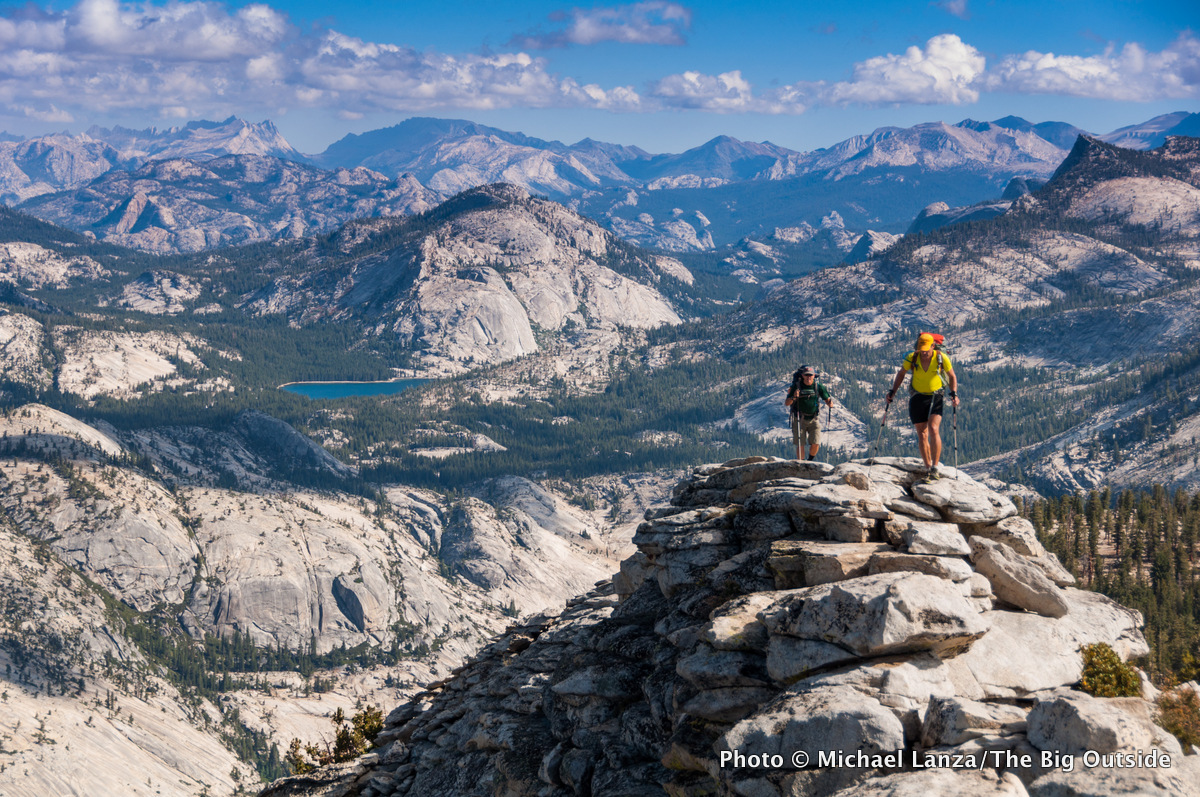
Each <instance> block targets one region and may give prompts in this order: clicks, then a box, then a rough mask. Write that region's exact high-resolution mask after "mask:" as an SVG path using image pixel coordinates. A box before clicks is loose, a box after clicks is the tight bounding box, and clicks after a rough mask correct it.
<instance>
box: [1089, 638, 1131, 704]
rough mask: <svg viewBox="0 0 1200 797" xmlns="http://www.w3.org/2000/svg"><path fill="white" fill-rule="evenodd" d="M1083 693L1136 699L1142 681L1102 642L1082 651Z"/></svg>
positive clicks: (1129, 666)
mask: <svg viewBox="0 0 1200 797" xmlns="http://www.w3.org/2000/svg"><path fill="white" fill-rule="evenodd" d="M1081 652H1082V653H1083V679H1082V681H1081V686H1082V687H1083V691H1085V692H1087V693H1088V694H1089V695H1093V696H1094V697H1138V696H1139V695H1141V693H1142V681H1141V679H1140V678H1138V674H1137V670H1135V669H1134V668H1133V667H1132V666H1131V665H1129V664H1126V663H1125V662H1123V661H1121V657H1120V656H1118V655H1117V652H1116V651H1115V650H1113V649H1112V648H1111V647H1109V646H1108V645H1106V644H1104V643H1103V642H1099V643H1097V644H1095V645H1085V646H1084V647H1083V650H1082V651H1081Z"/></svg>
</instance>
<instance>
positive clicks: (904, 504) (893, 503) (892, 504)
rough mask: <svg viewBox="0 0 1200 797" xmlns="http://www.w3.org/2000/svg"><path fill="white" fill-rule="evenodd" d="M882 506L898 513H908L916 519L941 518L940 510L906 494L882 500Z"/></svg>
mask: <svg viewBox="0 0 1200 797" xmlns="http://www.w3.org/2000/svg"><path fill="white" fill-rule="evenodd" d="M884 506H886V507H887V508H888V509H890V510H892V511H893V512H895V513H897V514H899V515H908V516H909V517H913V518H916V519H917V520H934V521H940V520H942V513H941V512H939V511H937V510H936V509H934V508H933V507H931V506H929V505H928V504H922V503H921V502H920V501H914V500H913V499H911V498H908V497H906V496H905V497H899V498H891V499H888V500H887V501H885V502H884Z"/></svg>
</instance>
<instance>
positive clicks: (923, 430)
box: [913, 423, 940, 467]
mask: <svg viewBox="0 0 1200 797" xmlns="http://www.w3.org/2000/svg"><path fill="white" fill-rule="evenodd" d="M913 428H915V429H916V430H917V447H918V448H919V449H920V450H921V459H923V460H925V467H929V466H930V465H932V464H933V459H932V458H931V457H930V453H929V424H928V423H917V424H913ZM939 453H940V443H939Z"/></svg>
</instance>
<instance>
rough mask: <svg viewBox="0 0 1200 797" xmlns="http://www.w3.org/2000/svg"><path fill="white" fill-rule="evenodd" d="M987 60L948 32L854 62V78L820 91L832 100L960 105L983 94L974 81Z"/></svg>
mask: <svg viewBox="0 0 1200 797" xmlns="http://www.w3.org/2000/svg"><path fill="white" fill-rule="evenodd" d="M985 65H986V61H985V59H984V57H983V56H982V55H980V53H979V51H978V50H976V49H975V48H974V47H972V46H971V45H969V44H967V43H966V42H964V41H963V40H962V39H960V38H958V37H957V36H955V35H954V34H952V33H945V34H942V35H940V36H934V37H933V38H932V39H930V40H929V41H928V42H926V43H925V49H924V50H922V49H921V48H920V47H915V46H914V47H909V48H908V49H907V50H905V51H904V53H903V54H902V55H892V54H890V53H889V54H888V55H881V56H878V57H876V58H869V59H867V60H866V61H862V62H860V63H858V64H856V65H855V66H854V73H853V74H854V78H853V80H850V81H846V82H841V83H833V84H831V85H829V86H826V87H824V89H823V90H821V91H819V92H818V93H819V95H820V96H821V101H822V102H823V103H824V104H829V105H846V104H850V103H855V104H864V105H877V104H884V103H894V102H897V103H915V104H921V105H925V104H929V105H941V104H952V105H961V104H963V103H969V102H975V101H977V100H978V99H979V91H978V89H977V88H976V87H975V86H974V83H975V81H976V79H977V78H978V77H979V76H980V75H981V74H983V70H984V67H985Z"/></svg>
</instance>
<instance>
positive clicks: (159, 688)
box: [0, 316, 652, 797]
mask: <svg viewBox="0 0 1200 797" xmlns="http://www.w3.org/2000/svg"><path fill="white" fill-rule="evenodd" d="M3 318H4V317H3V316H0V320H2V319H3ZM280 471H283V472H285V473H288V472H293V471H297V472H298V471H303V472H304V473H308V474H317V475H321V476H323V477H324V478H325V482H326V483H328V484H337V483H338V480H339V477H345V476H349V475H351V474H349V473H348V471H347V468H346V467H345V466H344V465H342V464H341V463H339V462H337V461H336V460H334V459H333V458H332V457H330V456H329V454H328V453H326V452H325V451H324V450H323V449H321V448H319V447H318V446H316V445H315V444H313V443H312V441H311V440H308V439H307V438H305V437H304V436H303V435H301V434H299V433H298V432H296V430H295V429H292V428H291V427H290V426H288V425H287V424H284V423H282V422H280V421H278V420H276V419H273V418H270V417H269V416H266V415H264V414H262V413H258V412H254V411H247V412H244V413H241V414H240V415H238V416H236V417H235V418H234V419H233V421H232V422H231V423H230V424H229V426H228V428H202V427H151V428H143V429H139V430H136V431H132V432H128V431H127V432H122V431H119V430H117V429H115V428H113V427H111V426H108V425H107V424H104V423H102V422H93V423H91V424H89V423H84V422H81V421H79V420H76V419H74V418H71V417H69V416H67V415H65V414H64V413H61V412H58V411H56V410H53V409H50V408H48V407H45V406H42V405H37V404H26V405H24V406H21V407H17V408H12V409H9V410H8V411H6V412H5V413H3V414H2V415H0V541H3V542H4V550H5V555H4V557H2V558H0V608H4V609H5V611H4V612H3V613H0V672H2V673H3V675H2V676H0V678H2V680H3V681H4V683H3V686H4V691H5V693H6V695H7V697H6V698H5V700H6V702H5V712H4V716H3V717H0V742H2V743H3V744H2V749H3V750H4V751H6V752H5V753H0V756H6V757H4V758H3V759H0V792H3V793H5V794H10V793H11V794H14V795H23V796H24V795H28V796H29V797H36V796H37V795H42V794H48V793H67V792H69V791H71V790H75V791H77V792H79V793H86V794H96V795H99V794H128V795H141V794H145V795H147V796H149V795H154V794H160V795H168V796H170V797H193V796H194V795H195V794H197V793H198V792H200V791H201V790H202V789H203V788H204V787H205V786H207V788H208V790H209V793H210V794H213V795H228V794H231V793H233V792H235V790H236V789H237V787H238V785H239V784H238V781H239V780H240V784H241V785H242V786H243V787H244V786H245V785H246V784H248V783H250V782H253V780H254V779H255V778H257V773H255V771H254V768H253V766H248V765H247V764H246V763H245V762H243V761H240V760H239V759H238V758H237V756H235V755H234V754H233V753H232V752H231V750H230V749H229V747H228V745H227V744H223V743H222V740H223V739H228V738H229V737H230V735H231V734H237V733H241V732H242V730H243V729H252V730H253V731H255V732H257V733H259V734H261V739H263V740H265V742H263V744H265V747H262V748H261V750H260V752H261V753H263V754H265V753H266V750H267V749H269V746H270V744H272V743H274V744H276V745H278V746H279V748H280V749H283V750H286V748H287V745H288V743H289V741H290V740H291V739H292V738H293V737H295V738H300V739H302V740H303V741H304V742H306V743H313V744H319V743H320V741H321V739H322V735H323V734H326V733H327V732H328V728H329V719H328V717H329V715H330V714H331V713H332V712H333V711H334V710H335V709H338V708H340V709H342V710H344V711H345V712H347V713H353V711H354V710H356V706H361V705H363V704H382V705H385V706H386V705H391V704H394V703H395V702H397V701H399V700H402V699H405V698H406V697H407V696H408V695H409V694H412V693H413V692H414V691H415V688H416V684H420V683H425V682H427V681H429V680H432V679H434V678H437V677H442V676H444V675H445V674H446V673H447V672H448V671H449V668H450V667H452V666H455V665H457V664H459V663H461V662H462V661H464V660H465V659H466V657H467V656H469V655H470V654H472V653H473V652H474V651H475V650H476V649H477V648H478V647H479V646H480V645H481V644H483V643H485V642H486V641H487V640H488V639H490V638H491V637H493V636H494V635H495V634H496V633H497V632H498V631H500V630H501V629H502V628H503V627H504V624H505V623H506V622H508V621H509V620H508V618H509V617H511V616H513V615H514V614H517V613H527V614H528V613H533V612H538V611H545V610H547V609H549V608H552V607H557V606H560V605H561V603H562V601H563V600H565V599H566V598H568V597H570V596H573V595H576V594H578V593H579V592H581V591H583V590H586V589H588V588H589V587H590V586H591V585H592V584H594V583H595V581H596V580H597V579H598V578H601V577H603V576H604V575H605V574H607V573H610V572H612V570H613V568H614V567H615V566H616V565H617V563H618V561H619V559H620V557H621V556H623V555H624V554H625V553H626V552H627V550H628V546H629V538H630V536H631V535H632V533H633V528H632V527H628V528H613V525H612V523H611V520H608V519H605V518H604V517H603V516H604V514H605V512H604V510H596V511H594V512H589V511H584V510H581V509H579V508H578V507H577V506H575V505H572V504H570V503H568V501H567V500H565V498H564V497H562V496H561V495H560V494H558V493H555V492H552V491H551V490H549V489H546V488H544V487H542V486H541V485H538V484H535V483H533V482H530V481H528V480H526V479H521V478H516V477H509V478H500V479H494V480H489V481H487V482H484V483H482V484H480V485H478V486H477V487H476V489H474V490H472V491H471V492H470V494H461V495H458V496H446V495H442V494H439V493H437V492H434V491H431V490H423V489H417V488H412V487H405V486H402V485H388V486H386V487H384V488H383V492H382V494H380V495H379V496H377V497H376V499H374V500H370V499H367V498H364V497H362V496H360V495H354V494H351V493H347V492H343V491H341V490H337V489H322V490H318V489H311V488H298V487H296V486H294V485H291V484H289V483H288V482H286V481H281V480H280V478H279V472H280ZM647 489H652V488H647ZM605 492H611V487H608V486H606V487H605ZM625 493H626V496H627V497H626V499H625V500H626V502H627V503H628V504H629V506H626V507H624V508H623V509H622V510H621V513H622V514H624V513H626V512H629V511H633V510H634V509H636V510H637V512H639V513H640V511H641V509H640V507H638V506H637V505H636V501H635V500H634V499H633V497H632V495H631V494H630V493H629V490H628V489H627V490H626V491H625ZM641 506H645V501H644V500H643V501H642V502H641ZM610 514H611V513H610ZM18 609H19V611H18ZM146 628H154V629H157V631H158V632H159V633H161V634H162V636H163V638H164V639H166V640H171V644H172V645H174V646H176V647H177V650H178V651H179V653H180V654H181V656H182V658H183V659H184V660H187V661H188V662H189V665H188V666H189V667H191V668H193V671H194V670H195V668H200V669H201V670H203V668H204V667H205V666H206V665H208V666H211V661H210V660H207V659H205V658H204V657H203V656H202V655H201V654H200V653H198V652H197V649H198V648H200V649H202V648H201V645H202V644H203V640H205V639H207V640H209V644H211V643H212V642H213V641H214V640H215V639H216V638H218V637H220V638H223V639H225V640H227V641H228V640H230V639H242V640H245V642H244V644H247V645H248V644H253V645H255V646H256V650H257V651H259V652H262V651H274V650H278V649H280V648H281V647H283V648H290V649H291V650H294V651H298V652H300V653H304V652H305V651H308V652H309V655H311V656H314V657H328V656H331V655H334V654H336V653H337V651H344V650H349V649H354V648H356V647H357V646H362V648H361V650H362V651H363V653H362V655H361V657H357V654H356V655H355V656H351V657H350V661H352V662H357V664H350V665H340V666H337V665H332V664H328V665H322V664H320V659H319V658H318V659H317V661H318V664H317V668H318V669H317V670H316V672H315V673H311V674H307V675H301V674H300V673H299V672H295V671H291V672H263V673H258V672H256V673H255V674H253V675H250V674H247V673H243V672H239V671H236V668H235V671H234V672H233V673H232V674H231V680H232V681H233V682H234V683H233V684H232V685H230V686H228V688H225V687H223V688H222V690H220V692H219V694H214V693H213V692H212V691H211V690H210V691H209V692H208V693H206V694H203V695H200V696H197V695H196V694H195V693H192V692H189V691H187V690H185V689H183V688H182V687H180V685H179V684H178V681H177V680H175V679H173V678H172V677H171V674H170V673H168V671H167V669H166V665H164V663H163V659H161V658H158V659H154V658H152V657H151V652H150V651H149V650H148V649H147V648H146V647H145V646H144V641H145V640H144V638H143V637H139V636H138V635H137V634H136V633H135V631H139V630H143V629H146ZM389 652H390V654H391V655H392V659H390V660H389V663H388V664H386V665H385V664H380V663H379V656H380V655H382V656H384V657H385V658H386V657H387V656H388V655H389ZM6 665H7V666H6ZM171 666H174V665H171ZM217 677H218V678H219V677H220V675H219V674H218V675H217ZM314 679H317V681H316V683H318V684H319V683H321V682H324V684H325V686H324V687H321V688H314ZM47 710H49V711H50V714H47ZM235 710H236V712H235ZM39 728H40V729H39ZM48 740H49V741H48ZM66 741H69V744H64V742H66ZM56 742H57V743H56ZM10 755H11V756H12V757H11V758H10V757H7V756H10ZM92 758H95V759H101V758H102V759H104V763H103V765H94V764H93V765H89V762H90V760H91V759H92ZM14 763H16V764H19V765H20V766H13V764H14ZM260 763H261V761H260ZM231 770H236V771H237V774H236V775H229V773H230V772H231ZM23 771H26V772H28V773H31V774H30V775H29V776H27V777H22V774H21V773H22V772H23ZM130 772H134V773H139V772H140V773H142V774H141V776H140V778H136V777H134V778H131V776H130V774H129V773H130ZM147 777H150V778H152V781H153V782H152V783H147Z"/></svg>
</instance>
